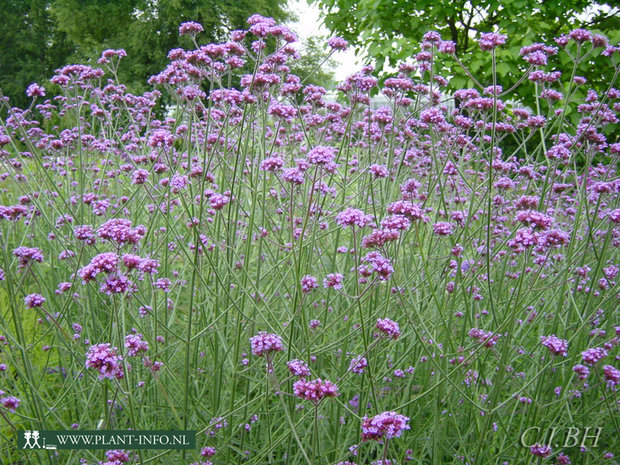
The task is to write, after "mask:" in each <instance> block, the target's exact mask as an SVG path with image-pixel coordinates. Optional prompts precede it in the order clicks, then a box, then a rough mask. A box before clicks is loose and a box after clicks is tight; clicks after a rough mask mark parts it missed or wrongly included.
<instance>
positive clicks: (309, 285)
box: [301, 275, 319, 294]
mask: <svg viewBox="0 0 620 465" xmlns="http://www.w3.org/2000/svg"><path fill="white" fill-rule="evenodd" d="M317 287H319V284H318V283H317V280H316V278H315V277H314V276H310V275H306V276H304V277H303V278H301V292H303V293H304V294H307V293H309V292H312V291H313V290H314V289H316V288H317Z"/></svg>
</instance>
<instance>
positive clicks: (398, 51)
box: [310, 0, 620, 104]
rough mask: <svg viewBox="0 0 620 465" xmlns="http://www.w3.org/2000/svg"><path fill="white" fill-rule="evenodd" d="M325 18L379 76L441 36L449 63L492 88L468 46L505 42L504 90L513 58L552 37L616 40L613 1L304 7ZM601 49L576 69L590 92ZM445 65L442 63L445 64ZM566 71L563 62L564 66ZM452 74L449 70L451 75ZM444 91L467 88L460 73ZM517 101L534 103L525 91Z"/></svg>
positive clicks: (518, 65)
mask: <svg viewBox="0 0 620 465" xmlns="http://www.w3.org/2000/svg"><path fill="white" fill-rule="evenodd" d="M310 1H311V2H313V3H317V4H318V5H319V6H320V7H321V9H322V11H323V13H324V14H325V24H326V26H327V27H328V28H329V29H330V30H331V32H333V33H335V34H338V35H341V36H342V37H344V38H345V39H347V40H348V41H349V42H350V43H351V44H352V45H357V46H360V47H362V48H363V49H364V50H365V51H366V52H367V54H368V56H369V58H371V59H372V60H373V61H374V62H376V63H377V69H378V70H382V69H383V67H384V64H387V65H391V66H394V65H395V64H396V63H398V62H401V61H404V60H406V59H407V58H409V57H412V56H414V55H415V54H416V53H418V52H419V43H420V41H421V38H422V36H423V35H424V33H425V32H427V31H431V30H433V31H437V32H439V33H441V35H442V37H443V39H444V40H452V41H453V42H455V44H456V56H457V57H461V58H462V57H464V56H467V60H466V61H467V63H469V64H470V65H471V71H472V72H473V73H474V75H475V76H477V77H479V79H478V80H481V81H482V82H486V83H487V85H488V84H490V83H491V78H490V70H491V63H490V56H489V54H488V53H484V52H482V51H481V50H480V48H479V47H478V44H477V41H476V40H475V39H476V38H477V36H478V34H479V33H482V32H500V33H503V34H507V35H508V38H509V40H508V44H507V45H508V47H507V48H500V49H498V53H499V54H500V55H499V58H500V59H499V60H498V62H501V63H500V65H499V66H498V68H497V73H498V77H499V83H500V84H501V85H503V86H504V88H505V89H506V88H508V87H511V86H512V85H513V84H515V83H516V82H517V81H518V79H519V78H520V77H521V76H522V74H523V72H524V71H525V70H526V68H527V64H526V63H524V61H523V60H522V59H520V57H519V50H520V49H521V47H522V46H525V45H529V44H531V43H534V42H548V43H549V42H552V41H553V38H554V37H556V36H559V35H560V34H562V33H566V32H568V31H570V30H571V29H574V28H576V27H585V28H588V29H590V30H594V31H597V32H600V33H602V34H604V35H606V36H607V37H608V38H609V39H610V41H611V42H612V43H614V44H615V43H617V42H618V40H619V39H620V14H619V13H620V9H618V8H617V7H616V6H614V5H617V2H615V1H614V2H611V1H609V2H605V1H586V0H476V1H463V0H416V1H410V0H310ZM599 54H600V50H599V51H598V52H596V53H595V54H593V55H592V56H591V58H590V59H589V60H587V61H585V62H583V63H582V64H581V66H580V68H579V69H578V70H577V72H578V74H580V75H582V76H584V77H586V78H587V79H588V80H589V81H590V83H591V84H592V85H593V86H594V87H599V88H604V84H605V82H606V76H604V73H602V72H601V71H600V69H601V68H600V67H599V61H598V60H599V59H602V58H603V57H599V56H598V55H599ZM448 59H449V58H448ZM563 65H566V63H563ZM456 68H457V67H455V66H451V67H450V69H452V70H454V69H456ZM449 77H451V82H450V88H451V89H457V88H462V87H473V81H472V80H471V79H469V78H468V77H467V76H466V74H465V73H460V74H453V75H452V76H449ZM519 96H520V97H521V98H522V99H523V100H524V101H525V103H529V104H533V102H532V100H531V99H532V97H531V92H529V91H526V90H523V89H522V93H520V94H519Z"/></svg>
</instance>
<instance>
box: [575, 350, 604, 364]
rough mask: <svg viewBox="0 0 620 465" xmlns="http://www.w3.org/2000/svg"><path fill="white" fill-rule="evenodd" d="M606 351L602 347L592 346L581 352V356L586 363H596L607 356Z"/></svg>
mask: <svg viewBox="0 0 620 465" xmlns="http://www.w3.org/2000/svg"><path fill="white" fill-rule="evenodd" d="M607 353H608V352H607V350H606V349H604V348H602V347H594V348H591V349H587V350H584V351H583V352H581V356H582V358H583V361H584V362H585V363H587V364H588V365H596V364H597V363H598V362H599V360H601V359H603V358H605V357H607Z"/></svg>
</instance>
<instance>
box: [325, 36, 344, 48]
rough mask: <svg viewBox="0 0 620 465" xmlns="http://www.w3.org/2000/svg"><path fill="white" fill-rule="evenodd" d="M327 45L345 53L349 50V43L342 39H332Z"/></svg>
mask: <svg viewBox="0 0 620 465" xmlns="http://www.w3.org/2000/svg"><path fill="white" fill-rule="evenodd" d="M327 45H329V46H330V47H331V48H332V49H334V50H342V51H344V50H346V49H347V48H348V46H349V43H348V42H347V41H346V40H344V39H343V38H342V37H330V38H329V40H328V41H327Z"/></svg>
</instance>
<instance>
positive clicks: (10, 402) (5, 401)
mask: <svg viewBox="0 0 620 465" xmlns="http://www.w3.org/2000/svg"><path fill="white" fill-rule="evenodd" d="M0 392H1V391H0ZM20 403H21V400H19V399H18V398H17V397H15V396H6V397H1V398H0V405H2V407H4V408H5V409H8V410H9V411H11V412H13V413H15V410H17V408H18V407H19V404H20Z"/></svg>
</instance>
